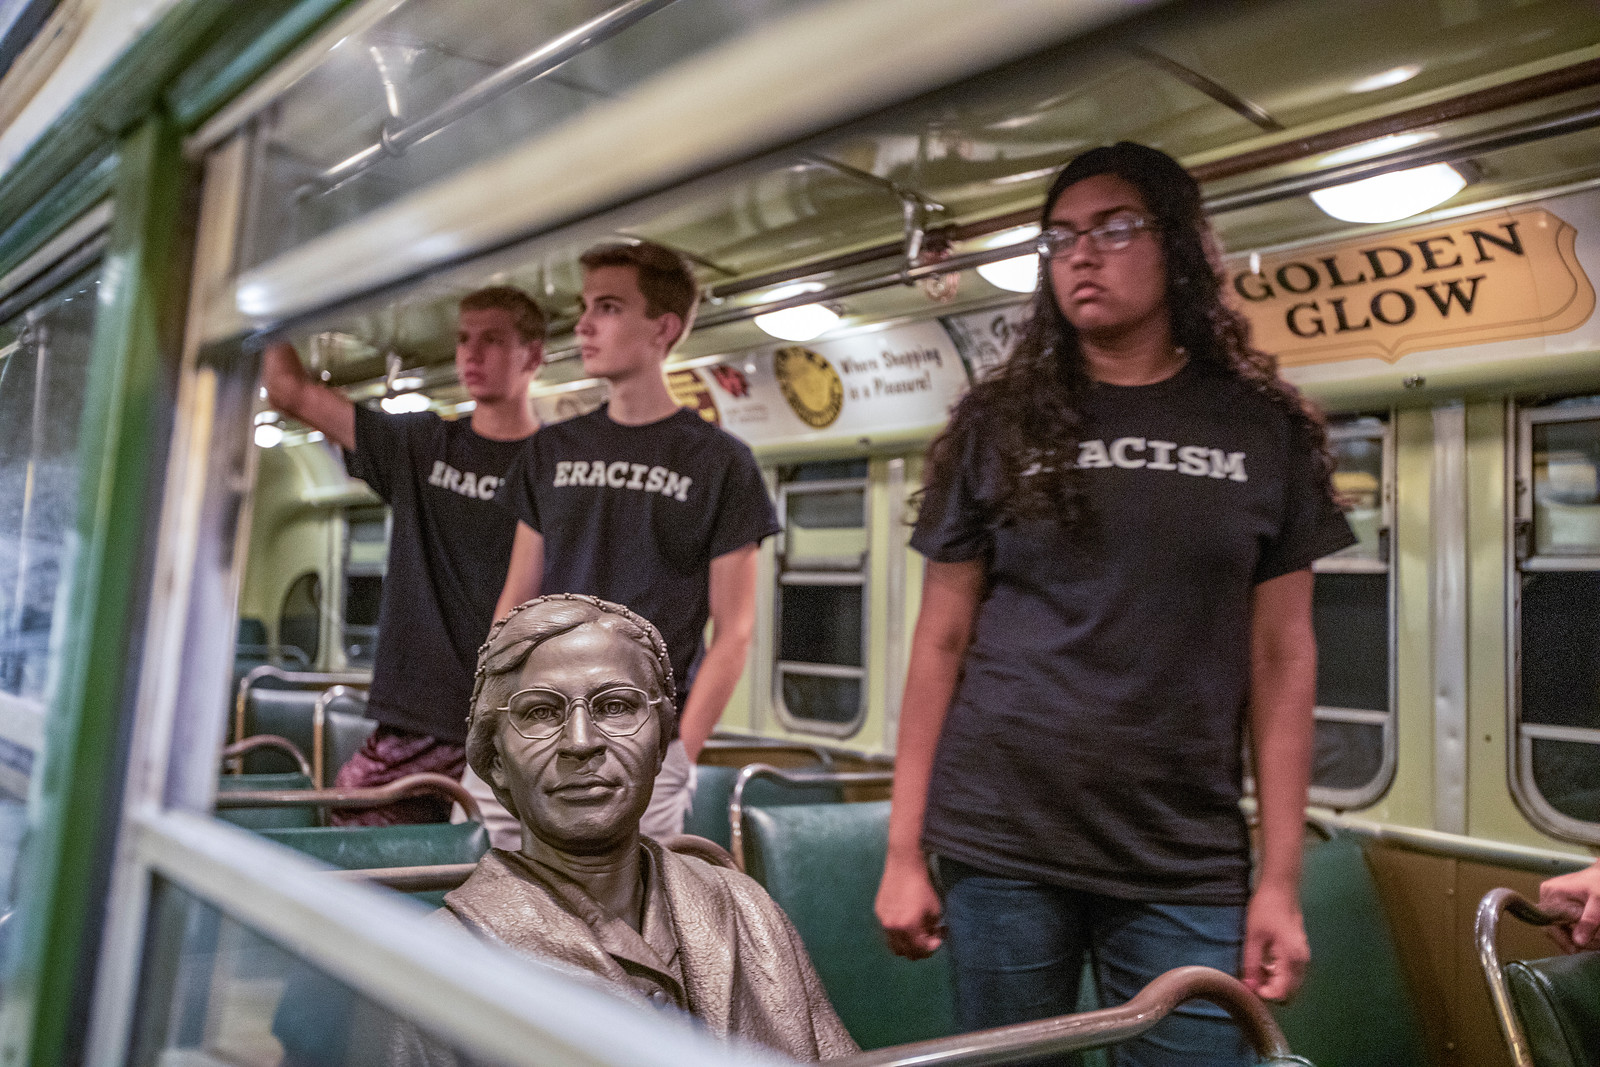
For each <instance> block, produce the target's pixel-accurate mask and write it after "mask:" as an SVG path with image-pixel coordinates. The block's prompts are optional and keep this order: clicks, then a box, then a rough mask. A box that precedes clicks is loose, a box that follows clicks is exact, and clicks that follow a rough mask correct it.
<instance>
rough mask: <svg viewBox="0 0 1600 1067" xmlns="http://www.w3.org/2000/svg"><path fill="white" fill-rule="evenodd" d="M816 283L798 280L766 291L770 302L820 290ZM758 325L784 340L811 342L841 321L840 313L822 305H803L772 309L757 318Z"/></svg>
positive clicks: (820, 286) (820, 287) (819, 285)
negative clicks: (792, 283) (778, 309)
mask: <svg viewBox="0 0 1600 1067" xmlns="http://www.w3.org/2000/svg"><path fill="white" fill-rule="evenodd" d="M822 289H823V286H822V285H821V284H819V283H817V282H798V283H796V284H794V285H784V286H779V287H778V288H777V289H774V290H772V291H771V292H770V293H768V294H767V299H768V300H771V301H779V300H788V299H789V298H790V297H796V296H801V295H803V294H805V293H817V292H821V291H822ZM755 324H756V325H757V326H759V327H760V328H761V329H762V330H763V331H764V332H766V333H768V334H771V335H772V336H773V337H776V338H778V339H779V340H782V341H809V340H811V339H812V338H813V337H820V336H821V335H822V334H825V333H827V332H828V331H829V330H831V329H833V328H834V327H835V326H837V325H838V324H839V313H838V312H837V311H835V310H833V309H832V308H830V307H827V306H826V305H823V304H801V305H800V306H799V307H792V308H784V309H783V310H781V311H769V312H767V313H766V314H764V315H757V316H756V317H755Z"/></svg>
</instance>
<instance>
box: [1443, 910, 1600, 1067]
mask: <svg viewBox="0 0 1600 1067" xmlns="http://www.w3.org/2000/svg"><path fill="white" fill-rule="evenodd" d="M1503 911H1504V912H1509V913H1510V914H1512V915H1514V916H1516V917H1517V918H1518V919H1521V920H1522V921H1523V922H1526V923H1530V924H1532V925H1535V926H1549V925H1552V924H1554V923H1556V922H1559V921H1560V920H1559V919H1558V917H1557V916H1555V915H1551V914H1547V913H1545V912H1542V911H1540V910H1539V909H1538V907H1536V906H1535V905H1534V904H1533V903H1531V902H1530V901H1528V900H1527V899H1526V898H1524V897H1523V896H1521V895H1520V894H1518V893H1517V892H1516V891H1514V890H1511V889H1506V888H1499V889H1491V890H1489V892H1487V893H1485V894H1484V896H1483V899H1482V900H1481V901H1479V902H1478V915H1477V922H1476V925H1475V927H1474V930H1473V934H1474V940H1475V942H1476V947H1477V950H1478V963H1479V965H1480V966H1481V967H1482V968H1483V979H1484V982H1485V984H1486V985H1488V987H1489V1000H1490V1002H1491V1003H1492V1004H1493V1005H1494V1011H1495V1021H1496V1022H1497V1023H1499V1026H1500V1034H1501V1036H1502V1037H1504V1038H1505V1041H1506V1045H1507V1047H1508V1049H1509V1050H1510V1053H1511V1061H1512V1062H1513V1063H1515V1064H1516V1065H1517V1067H1525V1065H1531V1067H1600V952H1593V951H1590V952H1576V953H1573V954H1572V955H1569V956H1555V957H1552V958H1549V959H1541V960H1518V961H1513V962H1510V963H1505V964H1502V963H1501V962H1500V953H1499V950H1498V948H1497V945H1496V934H1497V931H1498V926H1499V922H1500V914H1501V912H1503Z"/></svg>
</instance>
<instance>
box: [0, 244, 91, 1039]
mask: <svg viewBox="0 0 1600 1067" xmlns="http://www.w3.org/2000/svg"><path fill="white" fill-rule="evenodd" d="M57 270H58V271H60V272H62V274H61V275H57V276H55V277H53V278H52V277H51V275H50V274H47V275H46V276H44V277H41V278H40V279H38V280H37V281H35V282H34V283H33V286H35V287H36V291H34V292H32V293H30V292H29V291H27V290H24V291H22V292H19V293H17V294H14V295H12V296H11V297H10V299H9V300H8V302H7V305H6V306H7V307H8V308H9V309H10V317H9V318H7V319H5V320H4V321H0V1001H3V1000H4V999H5V997H6V995H7V994H8V993H9V991H10V990H9V988H8V987H9V984H10V975H9V973H8V971H9V968H10V967H12V966H15V964H16V962H17V960H18V956H17V954H16V953H14V952H12V951H10V948H11V942H10V938H11V937H13V936H14V935H15V933H16V931H17V930H19V929H20V928H22V926H23V925H24V924H23V921H22V920H21V919H19V918H18V916H17V915H16V914H14V912H15V910H16V909H18V908H19V907H27V906H28V902H27V901H26V900H22V899H19V890H20V889H21V887H22V886H23V885H25V884H26V883H27V881H28V879H27V878H26V877H25V875H26V866H27V862H28V861H27V852H26V846H25V842H26V838H27V832H28V828H29V825H30V822H32V821H35V820H37V818H38V817H39V816H38V812H37V811H35V812H34V813H33V814H32V816H31V817H30V813H29V797H30V795H32V794H33V793H34V790H33V788H32V786H33V784H34V783H33V774H34V769H35V768H36V767H39V766H41V760H42V758H43V754H42V746H43V744H44V739H45V734H46V722H47V719H48V716H49V712H50V706H51V702H52V701H53V700H54V698H55V689H56V684H57V674H58V672H59V670H60V669H61V666H60V658H61V653H62V648H63V645H64V634H63V629H64V626H65V622H66V613H67V608H68V604H67V597H68V593H69V590H70V588H71V584H72V582H71V579H72V568H73V564H74V553H75V551H76V548H77V522H78V475H79V469H80V466H81V463H80V460H81V458H82V457H81V456H80V452H79V449H80V445H81V441H82V425H83V411H84V408H83V405H84V397H85V396H86V394H87V393H88V391H89V390H88V382H89V368H90V362H91V353H92V349H93V333H94V322H95V309H96V307H97V305H98V299H97V298H98V296H99V288H100V275H99V269H98V267H95V268H91V269H89V270H83V269H82V263H79V264H77V265H76V266H74V265H72V264H70V263H69V264H62V265H60V266H59V267H58V268H57ZM52 273H53V272H52ZM74 274H75V275H76V276H74ZM63 277H64V278H65V279H66V280H65V281H63ZM7 1006H8V1007H9V1005H7Z"/></svg>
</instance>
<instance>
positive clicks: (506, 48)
mask: <svg viewBox="0 0 1600 1067" xmlns="http://www.w3.org/2000/svg"><path fill="white" fill-rule="evenodd" d="M820 2H821V0H744V2H741V3H737V4H730V3H727V2H726V0H677V2H676V3H671V4H667V5H666V6H664V7H662V8H660V9H659V10H657V11H655V12H654V13H652V14H650V15H648V16H647V17H646V18H644V19H643V20H642V21H640V22H637V23H635V24H634V25H633V26H631V27H630V28H628V29H625V30H623V31H622V32H621V33H619V34H617V35H615V36H613V37H611V38H610V39H609V40H601V41H598V42H597V43H595V44H594V45H593V46H592V47H590V48H588V49H587V50H585V51H583V52H582V53H580V54H579V55H577V56H576V57H574V58H572V59H571V60H569V61H568V62H567V63H566V64H564V65H563V66H561V67H559V68H558V69H556V70H555V71H553V72H551V73H549V74H547V75H546V76H545V77H542V78H540V79H539V80H537V81H533V82H529V83H527V84H523V85H520V86H517V87H513V88H511V89H510V91H508V92H506V93H504V94H503V95H499V96H496V97H493V98H482V102H481V103H480V104H478V105H476V106H468V107H464V108H460V109H458V110H453V112H452V113H453V114H454V115H455V116H456V117H455V118H454V119H453V120H452V121H448V122H444V123H435V122H433V118H434V117H435V116H438V115H440V114H441V113H442V112H441V109H443V108H444V107H445V106H446V105H447V104H451V103H452V102H454V101H459V100H460V99H461V96H462V94H469V93H475V92H476V90H475V87H476V86H478V85H479V84H480V83H481V82H483V80H484V79H485V78H487V77H489V76H490V75H492V74H494V73H495V72H496V71H498V70H501V69H502V68H505V67H508V66H509V65H511V64H512V63H514V62H515V61H517V60H518V59H520V58H522V57H523V56H525V55H527V54H529V53H531V52H533V51H534V50H535V49H537V48H539V47H541V46H543V45H544V44H546V43H547V42H549V41H551V40H553V39H554V38H556V37H558V36H559V35H561V34H563V33H566V32H568V31H569V30H572V29H574V28H576V27H578V26H579V25H581V24H583V23H585V22H587V21H588V20H590V19H592V18H594V17H595V16H597V15H600V14H601V13H603V12H604V11H606V10H607V9H609V8H611V7H613V6H615V3H614V0H546V2H544V3H538V4H529V3H526V2H524V0H480V2H478V3H475V4H472V5H461V4H457V3H454V2H453V0H407V2H405V3H398V4H395V5H394V10H393V11H391V12H390V13H389V14H388V15H386V16H385V17H383V18H382V19H380V20H379V21H378V22H377V23H376V24H375V25H373V26H372V27H370V28H369V29H366V30H363V31H361V32H359V33H355V34H351V35H349V36H346V37H345V38H344V39H342V40H340V41H339V43H338V44H337V45H336V46H335V47H333V48H332V49H331V50H330V51H329V52H328V53H327V55H326V56H325V57H324V58H323V59H322V61H321V62H320V64H319V65H318V66H317V67H316V68H315V69H314V70H312V71H311V72H310V73H309V74H307V75H306V76H305V77H303V78H301V79H300V80H299V81H298V82H296V83H295V84H294V85H293V86H292V87H291V88H289V89H288V90H287V91H286V92H285V93H283V95H281V96H280V97H279V98H278V99H277V101H276V102H275V103H274V105H273V106H272V107H271V108H270V109H269V110H267V111H265V112H263V113H262V115H261V116H260V117H259V119H258V122H259V137H260V150H259V154H258V163H257V166H256V173H255V182H256V185H257V192H256V195H255V197H254V198H253V202H254V204H255V205H256V213H255V217H254V218H252V219H251V220H250V224H249V226H248V236H247V239H246V242H245V252H244V256H243V260H244V262H242V263H241V264H240V266H242V267H249V266H253V265H255V264H257V263H260V262H263V261H264V260H266V259H269V258H271V257H272V256H274V255H276V254H278V253H279V252H282V251H285V250H287V249H289V248H292V247H294V246H295V245H298V244H300V243H302V242H304V241H306V240H309V239H310V238H312V237H315V236H317V235H318V234H321V233H325V232H327V231H329V230H331V229H333V228H335V227H337V226H339V225H342V224H343V223H346V222H349V221H352V220H354V219H357V218H360V217H361V216H362V215H365V214H366V213H367V212H369V211H372V210H374V209H376V208H378V207H381V206H382V205H384V204H387V203H389V202H391V201H394V200H396V199H399V198H400V197H402V196H405V195H406V194H407V193H410V192H412V191H414V190H417V189H420V188H421V187H423V186H425V185H428V184H429V183H431V182H433V181H436V180H438V179H439V178H442V177H444V176H446V175H448V174H451V173H454V172H456V171H458V170H461V169H462V168H464V167H466V166H468V165H470V164H472V163H474V162H476V161H478V160H481V159H485V158H487V157H489V156H492V155H495V154H497V153H499V152H502V151H504V150H505V149H506V148H507V147H509V146H511V145H515V144H517V143H518V142H522V141H525V140H527V139H529V138H532V137H536V136H539V135H542V134H546V133H548V132H550V131H551V130H553V129H555V128H556V127H558V126H560V125H562V124H563V123H567V122H570V121H572V120H574V119H576V118H578V117H580V116H582V115H583V114H584V113H585V112H586V111H588V110H589V109H590V108H594V107H601V106H604V105H606V104H608V103H611V102H612V101H614V100H616V99H618V98H619V97H624V96H627V95H628V94H630V93H631V92H633V91H634V90H636V89H638V88H639V87H640V86H641V85H642V84H644V83H645V82H647V81H649V80H650V79H651V78H654V77H655V76H657V75H659V74H661V73H663V72H664V71H667V70H669V69H671V68H674V67H678V66H680V65H682V64H684V63H685V62H687V61H690V60H692V59H693V58H694V57H695V56H697V55H699V54H701V53H703V52H706V51H708V50H710V49H713V48H715V47H717V46H719V45H721V44H724V43H725V42H727V41H729V40H731V39H733V38H735V37H737V36H739V35H741V34H743V33H746V32H749V31H751V30H753V29H755V28H757V27H759V26H761V25H763V24H765V23H768V22H771V21H772V20H774V19H776V18H780V17H782V16H784V15H787V14H790V13H792V12H794V11H797V10H800V9H803V8H805V7H809V6H814V5H816V4H818V3H820ZM425 132H426V133H428V135H427V136H422V134H423V133H425ZM358 161H364V162H358ZM369 164H370V165H369Z"/></svg>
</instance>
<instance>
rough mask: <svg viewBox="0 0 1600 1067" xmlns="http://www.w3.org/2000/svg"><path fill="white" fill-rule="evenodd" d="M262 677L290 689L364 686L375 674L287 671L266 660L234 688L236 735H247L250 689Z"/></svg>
mask: <svg viewBox="0 0 1600 1067" xmlns="http://www.w3.org/2000/svg"><path fill="white" fill-rule="evenodd" d="M263 678H271V679H273V680H275V681H278V682H281V683H283V685H284V686H286V687H287V688H290V689H316V688H318V687H319V686H329V685H353V686H360V687H363V688H365V687H366V686H367V685H369V684H371V682H372V675H371V674H368V673H366V672H364V671H286V670H284V669H283V668H282V667H279V666H276V665H274V664H271V663H263V664H262V665H261V666H259V667H252V668H250V670H249V672H248V673H246V674H245V676H244V677H243V678H240V679H239V687H238V689H237V690H235V693H234V698H233V736H234V737H244V736H245V732H244V710H245V706H246V705H247V704H248V703H249V700H250V690H252V689H254V688H255V687H256V683H257V682H259V681H261V679H263Z"/></svg>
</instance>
